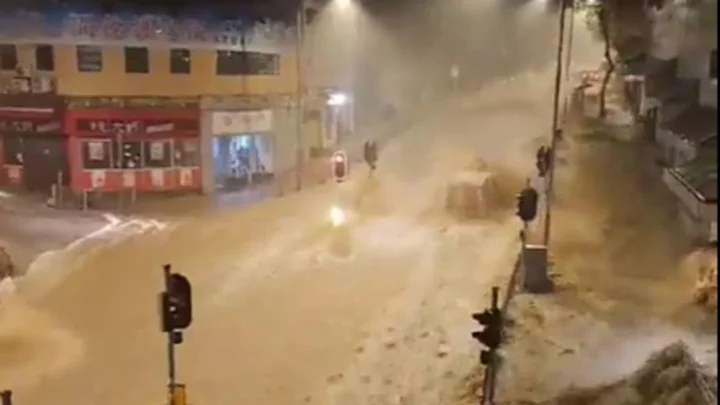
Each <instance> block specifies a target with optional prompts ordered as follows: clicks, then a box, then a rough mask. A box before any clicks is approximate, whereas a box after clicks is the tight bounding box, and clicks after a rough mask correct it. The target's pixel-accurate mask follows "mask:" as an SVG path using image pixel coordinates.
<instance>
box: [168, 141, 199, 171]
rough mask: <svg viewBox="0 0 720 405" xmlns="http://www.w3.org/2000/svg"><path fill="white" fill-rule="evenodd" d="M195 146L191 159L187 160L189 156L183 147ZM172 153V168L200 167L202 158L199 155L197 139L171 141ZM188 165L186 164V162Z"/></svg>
mask: <svg viewBox="0 0 720 405" xmlns="http://www.w3.org/2000/svg"><path fill="white" fill-rule="evenodd" d="M189 143H192V144H195V151H194V154H193V155H192V157H191V158H188V156H189V154H188V155H186V154H185V153H186V150H185V145H186V144H189ZM172 144H173V145H172V153H173V158H172V159H173V167H184V168H189V167H200V165H201V160H202V156H201V154H200V139H198V138H185V139H182V138H180V139H173V142H172ZM188 161H189V162H190V163H187V162H188Z"/></svg>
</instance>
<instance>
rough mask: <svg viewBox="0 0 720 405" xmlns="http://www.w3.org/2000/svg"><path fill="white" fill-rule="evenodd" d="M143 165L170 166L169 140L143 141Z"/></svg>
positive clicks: (170, 151)
mask: <svg viewBox="0 0 720 405" xmlns="http://www.w3.org/2000/svg"><path fill="white" fill-rule="evenodd" d="M143 145H144V146H143V158H144V164H143V167H151V168H152V167H170V166H172V150H171V148H170V145H171V143H170V141H167V140H165V141H145V142H143Z"/></svg>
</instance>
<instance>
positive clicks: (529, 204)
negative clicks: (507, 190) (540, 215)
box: [517, 187, 539, 222]
mask: <svg viewBox="0 0 720 405" xmlns="http://www.w3.org/2000/svg"><path fill="white" fill-rule="evenodd" d="M538 198H539V196H538V192H537V191H535V189H534V188H532V187H526V188H525V189H524V190H523V191H521V192H520V195H518V197H517V216H518V217H520V219H522V220H523V221H524V222H530V221H532V220H533V219H535V217H536V216H537V204H538Z"/></svg>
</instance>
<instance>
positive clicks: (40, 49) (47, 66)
mask: <svg viewBox="0 0 720 405" xmlns="http://www.w3.org/2000/svg"><path fill="white" fill-rule="evenodd" d="M35 68H37V70H39V71H42V72H52V71H53V70H55V53H54V52H53V47H52V45H37V46H36V47H35Z"/></svg>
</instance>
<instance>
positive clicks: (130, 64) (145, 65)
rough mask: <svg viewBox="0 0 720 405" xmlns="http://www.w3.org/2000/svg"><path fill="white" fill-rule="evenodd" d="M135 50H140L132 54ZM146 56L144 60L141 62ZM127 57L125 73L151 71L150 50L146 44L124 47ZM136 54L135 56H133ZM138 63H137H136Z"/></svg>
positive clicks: (124, 53) (125, 56) (124, 54)
mask: <svg viewBox="0 0 720 405" xmlns="http://www.w3.org/2000/svg"><path fill="white" fill-rule="evenodd" d="M133 52H138V53H137V54H136V55H132V53H133ZM141 55H142V56H144V59H145V60H144V62H140V61H141V60H142V59H143V58H142V57H141ZM123 56H124V59H125V73H127V74H148V73H150V50H149V49H148V48H147V47H146V46H126V47H123ZM133 56H134V57H133ZM136 63H137V65H136Z"/></svg>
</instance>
